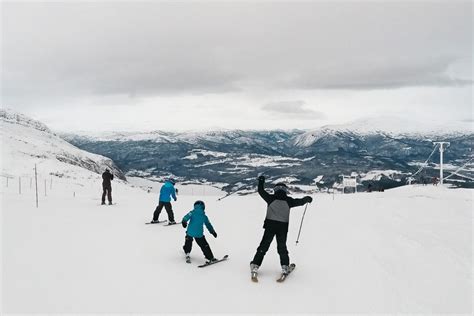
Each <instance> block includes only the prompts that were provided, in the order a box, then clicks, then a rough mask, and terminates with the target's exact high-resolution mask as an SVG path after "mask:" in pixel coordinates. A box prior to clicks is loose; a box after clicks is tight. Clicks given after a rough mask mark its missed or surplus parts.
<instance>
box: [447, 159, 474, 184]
mask: <svg viewBox="0 0 474 316" xmlns="http://www.w3.org/2000/svg"><path fill="white" fill-rule="evenodd" d="M473 159H474V157H471V159H469V160H468V161H467V162H466V163H465V164H464V165H462V166H461V167H459V168H458V169H456V171H454V172H453V173H451V174H450V175H449V176H447V177H445V178H444V180H446V179H449V178H450V177H452V176H453V175H457V176H461V177H462V176H463V175H460V174H458V172H459V171H461V170H463V169H464V167H466V166H467V165H468V164H469V163H470V162H471V161H472V160H473ZM464 177H465V178H468V179H470V178H469V177H466V176H464Z"/></svg>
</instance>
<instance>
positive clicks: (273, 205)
mask: <svg viewBox="0 0 474 316" xmlns="http://www.w3.org/2000/svg"><path fill="white" fill-rule="evenodd" d="M264 185H265V177H264V176H260V177H259V178H258V194H260V196H261V197H262V198H263V199H264V200H265V202H267V215H266V217H265V222H264V225H263V228H264V229H265V231H264V233H263V237H262V241H261V242H260V245H259V246H258V248H257V252H256V253H255V256H254V258H253V260H252V261H251V262H250V269H251V271H252V273H256V272H257V270H258V268H259V267H260V265H261V264H262V261H263V257H264V256H265V254H266V252H267V251H268V248H269V247H270V244H271V243H272V241H273V238H274V237H276V241H277V251H278V254H279V255H280V264H281V267H282V273H283V274H288V269H289V265H290V258H289V256H288V250H287V247H286V238H287V235H288V222H289V220H290V209H291V208H292V207H295V206H302V205H304V204H306V203H311V202H312V201H313V199H312V198H311V197H310V196H305V197H304V198H302V199H294V198H292V197H289V196H288V195H287V192H288V188H287V186H286V185H285V184H284V183H277V184H276V185H275V187H274V188H273V191H274V194H269V193H268V192H267V191H265V188H264Z"/></svg>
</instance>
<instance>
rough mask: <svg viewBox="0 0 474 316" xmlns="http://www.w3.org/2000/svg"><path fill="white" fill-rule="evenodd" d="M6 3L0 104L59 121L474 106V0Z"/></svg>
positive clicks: (237, 121) (277, 116)
mask: <svg viewBox="0 0 474 316" xmlns="http://www.w3.org/2000/svg"><path fill="white" fill-rule="evenodd" d="M1 6H2V62H1V65H2V78H1V80H2V81H1V84H2V100H1V103H2V106H3V107H9V108H12V109H14V110H17V111H20V112H23V113H25V114H27V115H30V116H32V117H34V118H37V119H40V120H42V121H43V122H45V123H47V124H48V125H49V126H50V127H51V128H53V129H56V130H60V131H74V130H93V131H100V130H153V129H162V130H189V129H215V128H242V129H271V128H280V129H289V128H314V127H317V126H321V125H324V124H329V123H331V124H332V123H341V122H344V121H350V120H353V119H358V118H361V117H364V116H375V115H384V116H386V115H396V116H400V117H407V118H410V119H416V120H423V121H426V120H438V121H439V120H441V119H442V120H449V121H472V118H473V109H472V88H473V81H472V71H473V65H472V59H473V46H472V44H473V43H472V36H473V34H472V18H473V8H472V2H471V1H456V0H451V1H448V0H446V1H435V2H430V1H367V2H363V1H345V2H343V1H331V2H329V1H328V2H323V1H306V2H296V1H291V2H290V1H288V2H281V1H279V2H269V1H252V2H250V1H243V2H229V1H226V2H223V1H221V2H215V1H203V2H196V1H193V2H186V3H185V2H176V1H173V2H171V1H161V2H158V1H155V2H142V3H136V2H110V1H107V2H105V1H97V2H92V1H88V2H84V1H82V2H74V1H71V2H68V3H65V2H52V3H26V2H2V4H1Z"/></svg>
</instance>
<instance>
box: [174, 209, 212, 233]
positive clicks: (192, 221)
mask: <svg viewBox="0 0 474 316" xmlns="http://www.w3.org/2000/svg"><path fill="white" fill-rule="evenodd" d="M187 221H189V225H188V229H187V230H186V234H187V235H188V236H190V237H195V238H199V237H202V236H204V228H203V226H204V225H206V228H207V230H208V231H209V232H210V233H211V234H213V233H215V230H214V227H212V224H211V222H210V221H209V218H208V217H207V215H206V213H204V208H203V207H202V206H201V205H196V206H195V207H194V209H193V210H192V211H191V212H189V213H188V214H186V215H185V216H184V217H183V219H182V220H181V222H187Z"/></svg>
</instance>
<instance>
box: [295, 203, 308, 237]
mask: <svg viewBox="0 0 474 316" xmlns="http://www.w3.org/2000/svg"><path fill="white" fill-rule="evenodd" d="M307 208H308V203H306V206H305V207H304V212H303V216H302V217H301V223H300V230H299V231H298V237H297V238H296V244H297V245H298V242H299V240H300V234H301V228H302V227H303V220H304V215H305V214H306V209H307Z"/></svg>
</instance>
